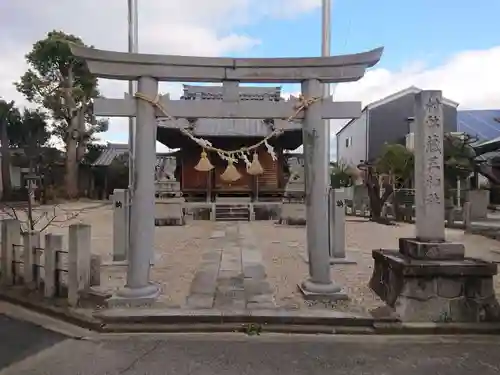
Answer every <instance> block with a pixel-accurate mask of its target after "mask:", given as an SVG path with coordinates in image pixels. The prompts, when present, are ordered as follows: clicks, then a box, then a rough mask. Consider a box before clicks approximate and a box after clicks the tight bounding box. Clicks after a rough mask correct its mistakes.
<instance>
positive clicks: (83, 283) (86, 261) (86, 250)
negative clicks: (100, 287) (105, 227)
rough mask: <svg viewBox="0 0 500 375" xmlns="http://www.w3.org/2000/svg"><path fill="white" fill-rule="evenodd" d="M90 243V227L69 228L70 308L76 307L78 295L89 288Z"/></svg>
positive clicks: (76, 226) (79, 225)
mask: <svg viewBox="0 0 500 375" xmlns="http://www.w3.org/2000/svg"><path fill="white" fill-rule="evenodd" d="M90 241H91V227H90V225H87V224H73V225H70V226H69V246H68V260H69V263H68V302H69V304H70V305H71V306H77V305H78V301H79V299H80V293H81V292H83V291H85V290H87V289H88V288H89V287H90Z"/></svg>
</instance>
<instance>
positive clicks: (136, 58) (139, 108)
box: [71, 46, 383, 304]
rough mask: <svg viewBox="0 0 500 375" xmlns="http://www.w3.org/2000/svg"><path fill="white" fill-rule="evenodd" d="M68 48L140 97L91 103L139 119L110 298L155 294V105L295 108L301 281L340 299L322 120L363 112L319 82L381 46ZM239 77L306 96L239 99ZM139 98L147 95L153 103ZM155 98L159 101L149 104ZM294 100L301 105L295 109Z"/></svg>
mask: <svg viewBox="0 0 500 375" xmlns="http://www.w3.org/2000/svg"><path fill="white" fill-rule="evenodd" d="M71 49H72V52H73V54H74V55H75V56H76V57H79V58H83V59H84V60H85V61H86V62H87V65H88V68H89V70H90V72H91V73H92V74H93V75H95V76H97V77H99V78H108V79H116V80H124V81H130V80H138V94H140V95H138V96H140V97H141V98H130V97H129V98H125V99H96V100H95V103H94V114H95V115H96V116H120V117H134V116H135V117H137V129H136V156H135V163H136V168H135V171H136V172H135V173H136V175H135V179H134V181H135V185H134V186H133V192H132V197H133V198H132V210H131V235H130V247H129V262H128V270H127V285H126V287H125V288H124V289H122V290H120V291H118V292H117V295H116V296H114V297H113V299H114V301H116V302H115V303H125V304H143V303H150V302H152V301H154V300H155V299H156V298H157V297H158V295H159V289H158V287H157V286H156V285H154V284H152V283H150V281H149V272H150V259H152V257H153V253H154V212H155V211H154V204H155V202H154V189H155V187H154V168H155V142H156V119H157V118H158V117H165V113H164V112H162V111H161V110H160V107H162V108H165V109H166V110H167V111H168V114H169V115H170V116H172V117H173V118H176V119H180V118H218V119H224V118H231V119H263V118H264V119H274V120H278V121H279V120H285V119H287V118H289V117H290V116H292V115H294V114H295V118H297V119H302V121H303V144H304V155H305V185H306V219H307V249H308V253H309V260H310V261H309V274H310V275H309V276H310V277H309V278H308V279H307V280H305V281H304V282H303V283H302V284H301V285H300V286H299V287H300V288H301V290H302V292H303V293H304V295H305V296H307V297H312V298H314V297H316V298H317V297H323V298H325V297H326V298H333V299H336V298H341V297H342V296H341V293H340V287H339V286H337V285H335V284H334V283H333V282H332V280H331V277H330V264H329V242H328V229H329V228H328V222H329V221H328V187H329V176H328V170H329V168H328V167H329V166H328V162H327V160H326V152H327V150H326V142H325V137H328V136H330V135H329V134H328V133H327V129H326V128H325V126H324V121H323V120H324V119H352V118H357V117H359V116H360V115H361V103H360V102H332V101H331V100H324V99H322V97H323V87H322V86H323V83H338V82H351V81H357V80H359V79H360V78H361V77H363V75H364V74H365V71H366V69H367V68H369V67H372V66H374V65H375V64H376V63H377V62H378V61H379V60H380V57H381V55H382V51H383V48H378V49H374V50H372V51H369V52H364V53H359V54H353V55H345V56H331V57H307V58H248V59H246V58H224V57H222V58H216V57H215V58H214V57H194V56H167V55H148V54H130V53H123V52H113V51H103V50H97V49H92V48H85V47H80V46H72V47H71ZM159 81H174V82H175V81H177V82H222V83H223V101H222V102H219V101H208V100H207V101H186V100H170V99H169V98H168V97H160V96H158V82H159ZM239 83H301V85H302V95H303V100H302V101H301V102H300V103H298V102H297V100H290V101H284V102H268V101H262V102H256V101H239ZM144 98H150V102H149V101H148V100H144ZM155 101H156V102H155ZM155 103H156V104H160V105H159V106H158V105H156V106H155V105H152V104H155ZM298 104H300V105H301V110H299V111H297V109H298V108H297V105H298ZM282 122H283V123H284V121H282ZM179 127H183V125H179Z"/></svg>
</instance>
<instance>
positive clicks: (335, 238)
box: [329, 189, 356, 264]
mask: <svg viewBox="0 0 500 375" xmlns="http://www.w3.org/2000/svg"><path fill="white" fill-rule="evenodd" d="M345 197H346V192H345V190H344V189H330V204H329V208H330V215H331V216H330V264H356V262H355V261H354V260H351V259H348V258H347V257H346V248H345Z"/></svg>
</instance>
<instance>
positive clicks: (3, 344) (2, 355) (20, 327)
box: [0, 313, 66, 369]
mask: <svg viewBox="0 0 500 375" xmlns="http://www.w3.org/2000/svg"><path fill="white" fill-rule="evenodd" d="M65 339H66V337H65V336H63V335H60V334H58V333H55V332H52V331H49V330H46V329H44V328H42V327H39V326H37V325H34V324H32V323H28V322H26V321H22V320H17V319H13V318H10V317H8V316H6V315H4V314H1V313H0V369H2V368H4V367H6V366H9V365H11V364H13V363H15V362H18V361H20V360H22V359H24V358H27V357H29V356H31V355H33V354H35V353H37V352H39V351H41V350H44V349H46V348H48V347H50V346H52V345H54V344H56V343H58V342H60V341H62V340H65Z"/></svg>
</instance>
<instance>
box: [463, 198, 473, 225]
mask: <svg viewBox="0 0 500 375" xmlns="http://www.w3.org/2000/svg"><path fill="white" fill-rule="evenodd" d="M471 211H472V208H471V204H470V202H464V204H463V206H462V215H463V222H464V230H465V231H466V232H468V231H470V227H471V225H472V220H471V216H472V215H471Z"/></svg>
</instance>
